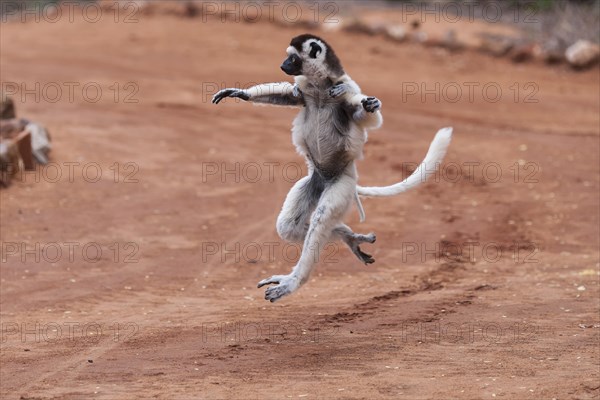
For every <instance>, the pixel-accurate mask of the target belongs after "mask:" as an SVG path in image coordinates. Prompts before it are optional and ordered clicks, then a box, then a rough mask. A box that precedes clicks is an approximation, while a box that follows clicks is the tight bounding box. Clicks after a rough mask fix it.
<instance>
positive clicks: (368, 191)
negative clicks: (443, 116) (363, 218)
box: [356, 128, 452, 197]
mask: <svg viewBox="0 0 600 400" xmlns="http://www.w3.org/2000/svg"><path fill="white" fill-rule="evenodd" d="M451 139H452V128H442V129H440V130H439V131H438V133H436V135H435V137H434V138H433V141H432V142H431V144H430V145H429V150H428V151H427V155H426V156H425V159H424V160H423V162H421V164H419V166H418V167H417V169H416V170H415V171H414V172H413V173H412V174H411V175H410V176H409V177H408V178H406V179H405V180H403V181H402V182H398V183H396V184H394V185H390V186H382V187H362V186H357V187H356V190H357V192H358V194H359V195H360V196H370V197H385V196H394V195H397V194H400V193H403V192H406V191H407V190H409V189H412V188H414V187H416V186H419V185H420V184H421V183H423V182H425V181H426V180H427V178H428V177H429V176H430V175H432V174H434V173H435V172H436V170H437V167H438V165H439V164H440V163H441V162H442V160H443V159H444V156H445V155H446V150H447V149H448V146H449V145H450V140H451Z"/></svg>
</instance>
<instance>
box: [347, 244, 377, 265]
mask: <svg viewBox="0 0 600 400" xmlns="http://www.w3.org/2000/svg"><path fill="white" fill-rule="evenodd" d="M352 252H353V253H354V255H355V256H356V257H357V258H358V259H359V260H360V261H362V262H363V263H365V265H367V264H373V263H374V262H375V259H374V258H373V256H371V255H370V254H367V253H365V252H363V251H362V250H361V249H360V246H358V245H356V246H355V247H352Z"/></svg>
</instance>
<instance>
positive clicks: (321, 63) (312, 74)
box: [281, 34, 344, 81]
mask: <svg viewBox="0 0 600 400" xmlns="http://www.w3.org/2000/svg"><path fill="white" fill-rule="evenodd" d="M287 54H288V58H286V60H285V61H284V62H283V64H281V69H282V70H283V72H285V73H286V74H288V75H304V76H306V77H307V78H309V79H311V78H312V79H316V80H325V79H327V78H329V79H331V80H332V81H335V80H336V79H337V78H339V77H340V76H342V75H344V69H343V68H342V64H341V63H340V60H339V59H338V58H337V56H336V55H335V52H334V51H333V49H332V48H331V47H330V46H329V45H328V44H327V42H325V41H324V40H323V39H321V38H319V37H318V36H315V35H310V34H304V35H300V36H296V37H295V38H293V39H292V41H291V42H290V46H289V47H288V48H287Z"/></svg>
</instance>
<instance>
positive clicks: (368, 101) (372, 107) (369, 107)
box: [361, 97, 381, 113]
mask: <svg viewBox="0 0 600 400" xmlns="http://www.w3.org/2000/svg"><path fill="white" fill-rule="evenodd" d="M361 103H362V106H363V108H364V109H365V111H366V112H370V113H374V112H375V111H378V110H380V109H381V101H380V100H379V99H378V98H377V97H366V98H364V99H362V100H361Z"/></svg>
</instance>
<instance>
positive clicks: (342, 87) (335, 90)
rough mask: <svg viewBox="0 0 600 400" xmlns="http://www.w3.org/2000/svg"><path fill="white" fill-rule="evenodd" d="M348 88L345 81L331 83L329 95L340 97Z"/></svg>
mask: <svg viewBox="0 0 600 400" xmlns="http://www.w3.org/2000/svg"><path fill="white" fill-rule="evenodd" d="M348 89H349V87H348V85H346V84H345V83H338V84H335V85H333V86H332V87H331V89H329V95H330V96H331V97H333V98H334V99H335V98H336V97H340V96H341V95H343V94H344V93H346V92H347V91H348Z"/></svg>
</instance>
